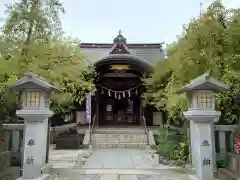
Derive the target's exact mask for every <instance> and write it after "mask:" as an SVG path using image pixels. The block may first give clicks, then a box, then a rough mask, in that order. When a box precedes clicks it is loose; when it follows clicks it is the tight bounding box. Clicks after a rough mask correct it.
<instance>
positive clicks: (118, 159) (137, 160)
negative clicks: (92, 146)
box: [82, 149, 153, 169]
mask: <svg viewBox="0 0 240 180" xmlns="http://www.w3.org/2000/svg"><path fill="white" fill-rule="evenodd" d="M82 168H86V169H93V168H97V169H100V168H101V169H102V168H103V169H153V166H152V164H151V163H150V162H149V161H148V160H147V152H146V151H145V150H137V149H98V150H95V151H93V154H92V155H91V156H90V157H89V159H88V160H87V162H86V164H85V165H84V166H83V167H82Z"/></svg>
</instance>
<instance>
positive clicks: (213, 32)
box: [143, 0, 240, 122]
mask: <svg viewBox="0 0 240 180" xmlns="http://www.w3.org/2000/svg"><path fill="white" fill-rule="evenodd" d="M239 45H240V9H226V8H225V7H224V6H223V4H222V2H221V1H219V0H217V1H215V2H214V3H212V4H211V5H210V6H209V7H208V8H207V10H206V11H205V12H203V13H202V14H201V16H200V17H198V18H196V19H193V20H191V22H190V23H189V24H188V25H185V26H184V27H183V33H182V35H181V36H180V37H179V38H178V39H177V41H176V42H174V43H172V44H170V45H168V47H167V55H168V57H167V59H165V60H164V61H161V62H159V64H158V65H157V66H156V68H155V71H154V73H153V74H152V76H151V77H150V78H147V79H145V80H144V82H145V84H146V87H147V92H146V94H144V96H143V97H144V99H145V101H146V103H148V104H152V105H154V106H155V107H157V108H158V109H162V110H165V111H167V112H168V115H169V120H170V121H175V122H179V121H181V119H182V111H183V110H186V108H187V98H186V96H185V94H182V95H178V94H176V91H177V90H178V89H180V88H181V87H182V86H184V85H186V84H188V83H189V82H190V81H191V80H192V79H194V78H196V77H197V76H199V75H201V74H203V73H205V72H210V74H211V75H212V76H214V77H216V78H218V79H219V80H221V81H222V82H224V83H227V84H230V85H232V87H231V89H230V90H229V91H228V92H224V93H221V94H219V95H218V97H217V100H218V106H217V109H219V110H221V111H222V116H223V118H224V119H226V120H227V121H229V122H233V121H234V120H236V118H237V116H238V114H236V112H237V111H238V107H237V106H236V104H235V101H234V99H235V97H236V93H237V92H239V90H240V87H239V85H240V65H239V60H240V59H239V57H240V48H239V47H240V46H239ZM159 101H160V102H159Z"/></svg>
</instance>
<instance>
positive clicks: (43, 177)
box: [16, 174, 50, 180]
mask: <svg viewBox="0 0 240 180" xmlns="http://www.w3.org/2000/svg"><path fill="white" fill-rule="evenodd" d="M49 179H50V175H49V174H43V175H41V176H39V177H37V178H34V179H25V178H22V177H20V178H17V179H16V180H49Z"/></svg>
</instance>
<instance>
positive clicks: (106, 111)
mask: <svg viewBox="0 0 240 180" xmlns="http://www.w3.org/2000/svg"><path fill="white" fill-rule="evenodd" d="M162 44H163V43H153V44H151V43H150V44H147V43H146V44H144V43H143V44H132V43H131V44H130V43H127V40H126V38H125V37H124V36H123V35H122V34H121V32H119V34H118V36H117V37H116V38H114V40H113V43H106V44H99V43H81V45H80V48H81V50H82V51H83V53H84V54H85V56H86V58H87V60H88V61H89V62H91V63H92V64H93V65H94V67H95V70H96V72H97V74H98V77H97V79H96V80H95V83H96V88H97V91H96V93H95V95H94V97H92V100H91V114H92V119H93V120H94V119H95V120H94V121H95V122H94V123H95V124H96V126H115V125H118V126H124V125H125V126H130V125H133V126H137V125H143V117H145V118H146V125H148V126H152V125H160V124H163V123H164V122H165V117H166V115H165V114H164V113H163V112H157V111H156V109H155V108H153V107H151V106H148V105H147V106H144V105H143V103H142V100H141V95H142V94H143V93H144V91H145V89H144V87H143V85H142V78H143V77H144V76H145V75H148V74H150V73H151V72H152V71H153V70H154V66H155V65H156V63H157V62H159V61H160V60H163V59H164V57H165V54H164V51H163V48H162ZM84 116H86V114H85V112H84V110H83V109H82V110H80V109H79V110H77V111H76V121H77V123H80V124H87V121H86V118H84ZM93 120H92V121H93Z"/></svg>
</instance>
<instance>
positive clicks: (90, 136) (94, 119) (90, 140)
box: [89, 114, 96, 144]
mask: <svg viewBox="0 0 240 180" xmlns="http://www.w3.org/2000/svg"><path fill="white" fill-rule="evenodd" d="M95 121H96V114H95V115H94V116H93V123H92V126H91V128H90V132H89V142H90V144H92V133H93V128H94V125H95Z"/></svg>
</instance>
